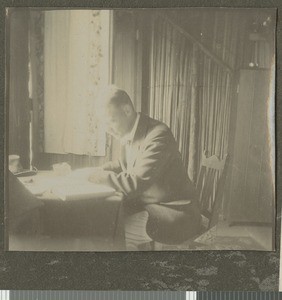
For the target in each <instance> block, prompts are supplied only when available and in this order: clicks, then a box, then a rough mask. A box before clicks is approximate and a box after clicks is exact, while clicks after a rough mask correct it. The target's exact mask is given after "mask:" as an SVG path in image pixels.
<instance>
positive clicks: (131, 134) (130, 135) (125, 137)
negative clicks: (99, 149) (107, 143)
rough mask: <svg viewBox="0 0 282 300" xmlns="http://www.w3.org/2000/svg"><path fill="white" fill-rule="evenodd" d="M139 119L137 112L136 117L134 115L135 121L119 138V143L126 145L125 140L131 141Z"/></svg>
mask: <svg viewBox="0 0 282 300" xmlns="http://www.w3.org/2000/svg"><path fill="white" fill-rule="evenodd" d="M139 119H140V113H137V117H136V120H135V123H134V125H133V127H132V129H131V131H130V132H129V133H128V134H126V135H125V136H124V137H123V138H122V139H121V143H122V144H123V145H126V143H127V142H132V141H133V139H134V136H135V133H136V130H137V126H138V123H139Z"/></svg>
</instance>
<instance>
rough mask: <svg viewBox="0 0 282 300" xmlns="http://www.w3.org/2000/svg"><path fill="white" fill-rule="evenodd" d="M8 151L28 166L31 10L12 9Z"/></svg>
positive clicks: (9, 59)
mask: <svg viewBox="0 0 282 300" xmlns="http://www.w3.org/2000/svg"><path fill="white" fill-rule="evenodd" d="M7 24H8V26H9V44H8V49H7V50H8V51H7V53H9V57H8V62H7V68H8V74H9V76H8V80H9V88H8V99H7V100H8V109H9V122H8V126H9V136H8V154H18V155H20V157H21V163H22V164H23V166H24V167H25V168H27V167H28V166H29V94H28V12H27V11H25V10H15V11H12V12H11V14H10V16H9V22H8V23H7Z"/></svg>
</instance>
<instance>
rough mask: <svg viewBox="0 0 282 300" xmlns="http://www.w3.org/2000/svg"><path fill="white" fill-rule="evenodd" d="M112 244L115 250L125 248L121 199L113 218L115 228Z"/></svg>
mask: <svg viewBox="0 0 282 300" xmlns="http://www.w3.org/2000/svg"><path fill="white" fill-rule="evenodd" d="M113 244H114V249H115V250H120V251H122V250H125V249H126V247H125V233H124V209H123V204H122V201H121V202H120V205H119V208H118V211H117V215H116V220H115V230H114V236H113Z"/></svg>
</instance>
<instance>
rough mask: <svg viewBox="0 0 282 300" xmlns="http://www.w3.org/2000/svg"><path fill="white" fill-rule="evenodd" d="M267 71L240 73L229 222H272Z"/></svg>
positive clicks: (245, 71) (244, 71)
mask: <svg viewBox="0 0 282 300" xmlns="http://www.w3.org/2000/svg"><path fill="white" fill-rule="evenodd" d="M269 78H270V77H269V72H268V71H265V70H242V71H241V72H240V81H239V94H238V110H237V121H236V132H235V140H234V153H233V157H232V164H231V168H232V176H231V188H230V206H229V222H230V223H232V222H255V223H271V222H272V211H273V192H272V191H273V184H272V177H271V172H270V152H269V151H270V149H269V147H268V146H267V145H268V132H267V127H268V126H267V118H266V116H267V109H268V107H267V105H268V101H267V100H268V97H269Z"/></svg>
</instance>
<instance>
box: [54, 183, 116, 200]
mask: <svg viewBox="0 0 282 300" xmlns="http://www.w3.org/2000/svg"><path fill="white" fill-rule="evenodd" d="M51 191H52V193H53V194H54V195H56V196H57V197H59V198H60V199H62V200H64V201H68V200H83V199H92V198H100V197H101V198H102V197H109V196H112V195H114V194H115V190H114V189H113V188H111V187H108V186H105V185H100V184H94V183H91V182H89V183H88V182H84V183H82V182H78V183H76V184H67V183H66V184H62V185H57V186H56V187H54V188H52V190H51Z"/></svg>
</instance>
